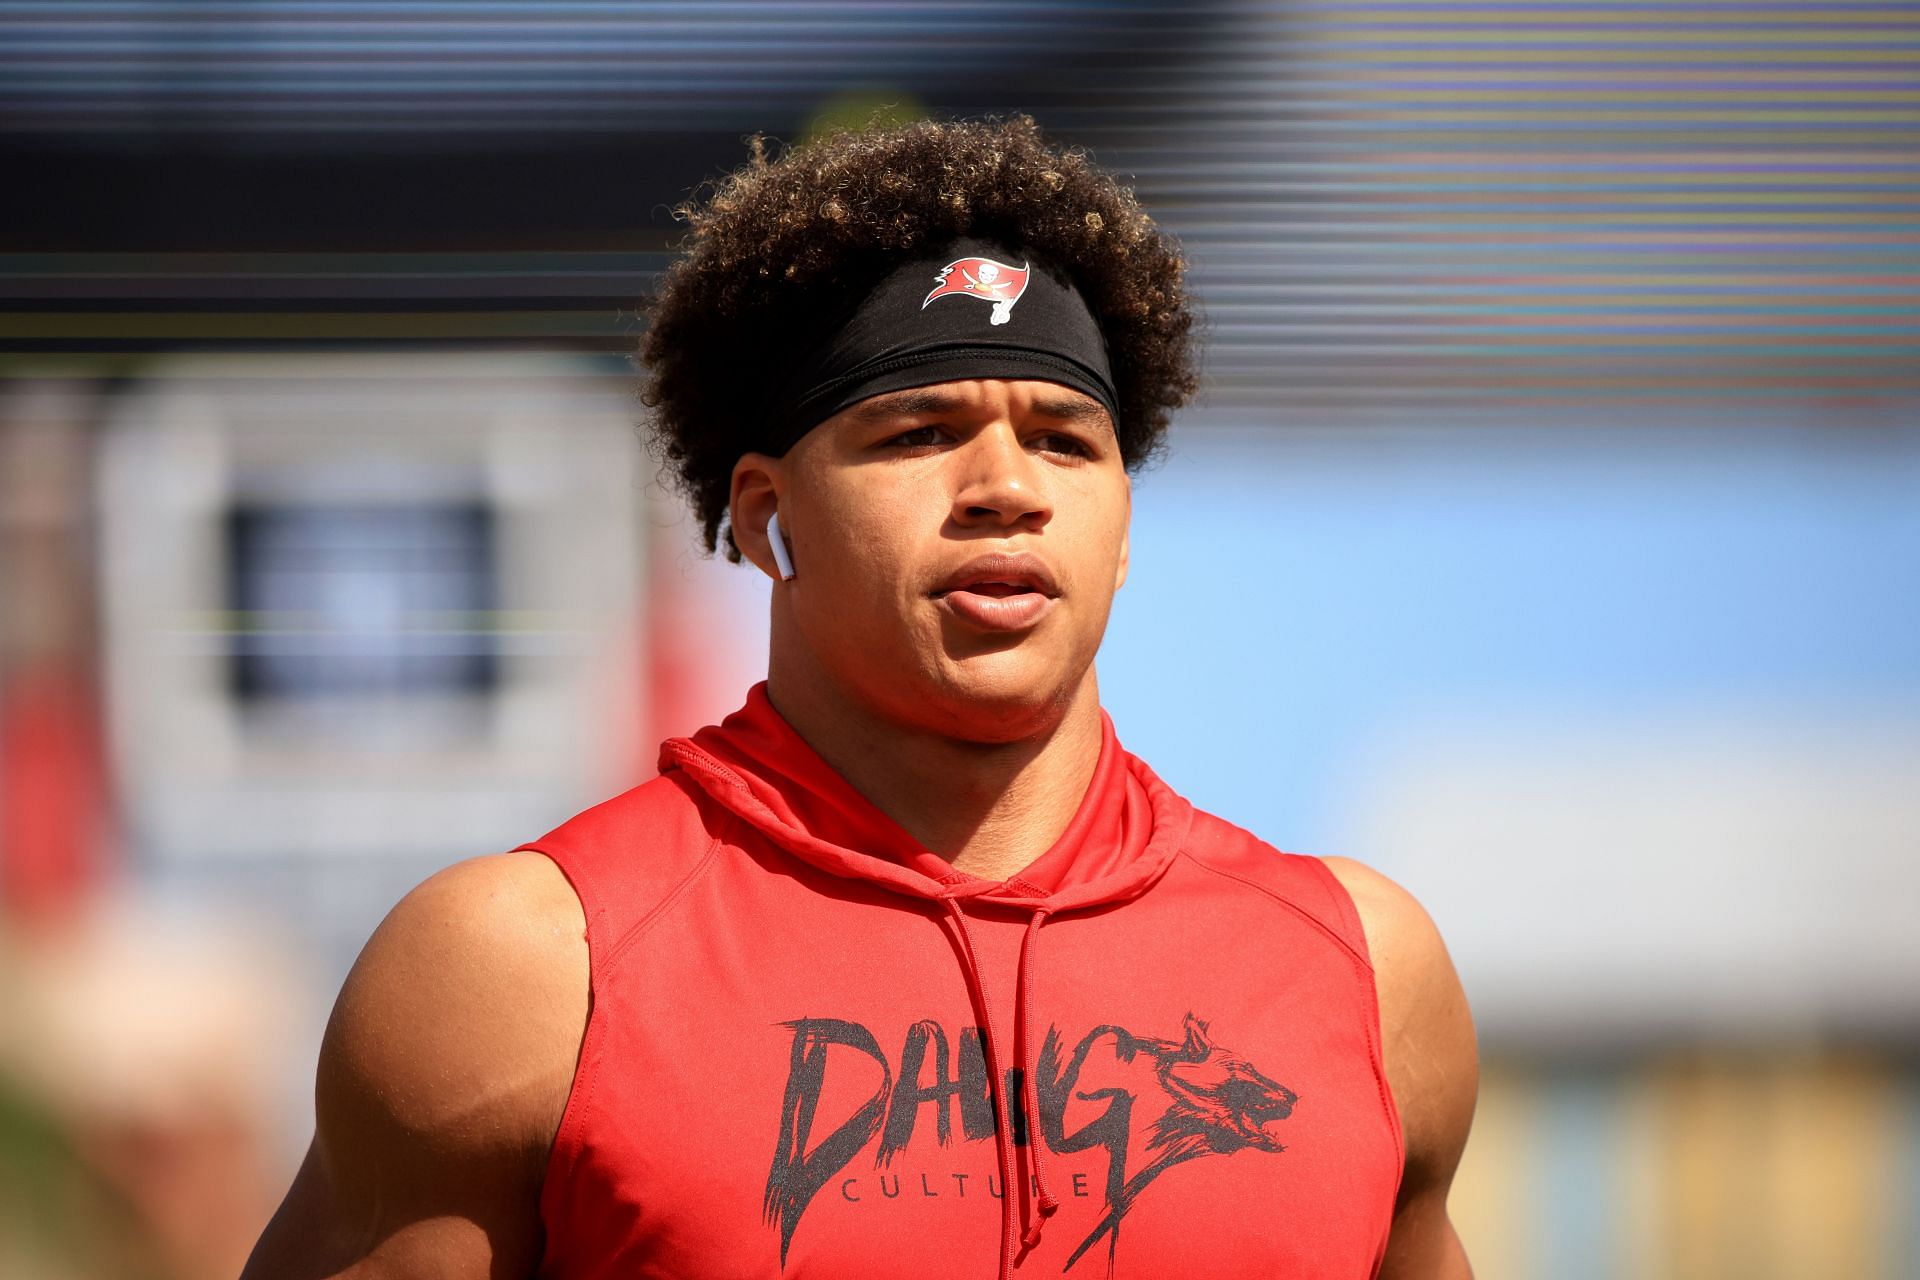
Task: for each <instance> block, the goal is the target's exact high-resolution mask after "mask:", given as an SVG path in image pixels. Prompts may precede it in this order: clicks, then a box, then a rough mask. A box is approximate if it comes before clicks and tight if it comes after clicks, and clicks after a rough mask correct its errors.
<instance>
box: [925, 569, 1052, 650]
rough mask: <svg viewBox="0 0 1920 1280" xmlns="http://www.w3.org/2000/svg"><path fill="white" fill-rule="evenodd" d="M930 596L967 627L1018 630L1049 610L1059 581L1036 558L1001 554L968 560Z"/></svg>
mask: <svg viewBox="0 0 1920 1280" xmlns="http://www.w3.org/2000/svg"><path fill="white" fill-rule="evenodd" d="M930 594H931V595H932V597H933V599H934V600H935V601H936V602H938V603H939V605H940V606H941V607H942V608H944V609H945V610H946V611H947V613H948V614H949V615H950V616H952V617H954V618H955V619H957V620H958V621H960V622H962V623H965V624H967V625H969V626H973V627H976V628H978V629H980V630H983V631H1020V630H1024V629H1026V628H1028V627H1031V626H1033V625H1034V624H1035V623H1037V622H1039V621H1040V619H1041V618H1043V617H1045V616H1046V614H1047V613H1048V612H1049V611H1051V610H1052V608H1053V605H1054V602H1055V601H1056V600H1058V599H1059V598H1060V585H1059V583H1058V582H1057V581H1056V580H1055V578H1054V576H1053V573H1052V571H1051V570H1050V569H1048V568H1047V565H1046V562H1045V561H1043V560H1041V559H1040V558H1039V557H1038V556H1035V555H1031V554H1005V553H1002V554H998V555H987V556H978V557H975V558H974V559H972V560H969V561H967V563H965V564H963V565H961V566H960V568H959V569H957V570H955V571H954V572H953V573H952V574H950V575H949V576H948V577H947V579H946V580H945V581H944V582H942V583H941V584H940V585H939V586H938V587H936V588H934V590H933V591H932V592H931V593H930Z"/></svg>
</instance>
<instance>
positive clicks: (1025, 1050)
mask: <svg viewBox="0 0 1920 1280" xmlns="http://www.w3.org/2000/svg"><path fill="white" fill-rule="evenodd" d="M1046 918H1047V910H1046V908H1045V907H1042V908H1041V909H1040V910H1038V911H1036V912H1034V913H1033V918H1032V919H1031V920H1029V921H1027V936H1026V937H1025V938H1023V939H1021V941H1020V983H1019V985H1020V998H1019V1003H1018V1004H1016V1005H1015V1006H1014V1019H1013V1025H1014V1050H1013V1051H1014V1052H1015V1053H1016V1054H1018V1055H1019V1057H1020V1078H1021V1082H1022V1083H1023V1084H1024V1085H1025V1086H1026V1095H1027V1097H1026V1102H1027V1151H1028V1152H1029V1153H1030V1156H1031V1158H1032V1160H1033V1181H1034V1191H1035V1198H1034V1208H1035V1210H1036V1212H1035V1213H1034V1218H1033V1225H1032V1226H1030V1227H1028V1228H1027V1234H1026V1235H1025V1236H1023V1237H1021V1240H1020V1243H1021V1246H1022V1250H1023V1255H1024V1250H1026V1249H1032V1248H1033V1247H1035V1246H1036V1245H1038V1244H1039V1243H1040V1231H1041V1228H1043V1227H1045V1226H1046V1224H1047V1219H1048V1218H1051V1217H1052V1216H1053V1214H1054V1211H1055V1210H1056V1209H1058V1208H1059V1207H1060V1202H1059V1201H1058V1200H1056V1199H1055V1198H1054V1195H1053V1192H1052V1191H1051V1190H1049V1189H1048V1187H1047V1174H1046V1169H1045V1168H1044V1167H1043V1161H1044V1157H1045V1154H1046V1150H1047V1143H1046V1135H1045V1134H1043V1133H1041V1131H1040V1087H1039V1085H1037V1084H1036V1083H1034V1077H1035V1076H1037V1075H1039V1074H1040V1072H1039V1070H1038V1068H1039V1066H1040V1063H1039V1061H1038V1060H1037V1059H1036V1058H1035V1057H1034V1055H1033V1053H1032V1052H1031V1050H1032V1046H1033V1038H1032V1036H1031V1035H1030V1034H1029V1028H1028V1022H1029V1020H1030V1016H1031V1010H1032V1008H1033V968H1034V966H1033V960H1032V957H1033V954H1034V952H1035V951H1037V950H1038V949H1039V947H1038V944H1037V942H1036V939H1038V938H1039V936H1040V925H1041V924H1042V922H1044V921H1045V920H1046Z"/></svg>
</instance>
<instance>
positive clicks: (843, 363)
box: [766, 239, 1120, 454]
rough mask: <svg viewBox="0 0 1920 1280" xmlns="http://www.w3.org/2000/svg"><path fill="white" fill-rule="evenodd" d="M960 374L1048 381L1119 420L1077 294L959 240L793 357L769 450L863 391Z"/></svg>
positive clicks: (1002, 252)
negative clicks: (798, 357)
mask: <svg viewBox="0 0 1920 1280" xmlns="http://www.w3.org/2000/svg"><path fill="white" fill-rule="evenodd" d="M961 378H1038V379H1040V380H1041V381H1044V382H1057V383H1059V384H1061V385H1062V386H1067V387H1072V388H1073V389H1074V390H1076V391H1083V392H1085V393H1086V394H1087V395H1089V396H1092V397H1093V398H1094V399H1095V400H1098V401H1099V402H1100V403H1101V404H1102V405H1103V406H1104V407H1105V408H1106V410H1107V413H1108V415H1109V416H1110V417H1112V419H1113V424H1114V429H1115V430H1118V429H1119V426H1120V407H1119V401H1120V397H1119V394H1118V392H1116V391H1115V390H1114V385H1113V374H1112V372H1111V370H1110V369H1109V368H1108V366H1107V346H1106V339H1105V337H1104V336H1103V335H1102V334H1101V332H1100V326H1099V325H1098V324H1096V323H1094V319H1093V313H1092V312H1090V311H1089V310H1087V304H1086V301H1085V300H1084V299H1083V298H1081V296H1080V292H1079V290H1077V289H1075V288H1074V287H1073V286H1072V285H1071V284H1069V283H1065V282H1063V281H1061V280H1058V279H1056V278H1054V276H1053V275H1052V274H1050V273H1049V272H1047V271H1046V270H1044V269H1043V268H1042V266H1041V264H1040V263H1038V262H1034V261H1032V260H1031V259H1029V258H1028V257H1027V256H1026V255H1024V254H1017V253H1014V252H1012V251H1009V250H1008V249H1006V248H1004V247H1002V246H999V245H996V244H991V243H989V242H987V241H984V240H970V239H962V240H955V241H953V242H952V243H950V244H948V245H946V246H945V247H944V248H942V249H940V250H939V251H938V252H936V253H933V254H929V255H927V256H925V257H919V258H915V259H914V260H912V261H911V262H908V263H905V264H903V265H902V266H900V267H898V268H896V269H895V270H894V271H892V272H890V273H889V274H888V275H887V277H886V278H885V279H883V280H882V281H881V282H880V283H879V285H877V286H876V287H875V288H874V290H873V291H872V292H871V293H869V294H868V295H867V296H866V298H865V299H864V300H862V301H861V303H860V304H859V306H858V307H857V308H856V309H855V311H854V312H853V315H852V317H851V318H850V319H849V320H848V321H847V322H846V323H845V324H844V325H842V326H841V327H840V328H839V329H838V330H837V331H836V332H835V333H834V334H833V335H832V337H830V338H829V339H827V340H826V341H825V342H824V343H822V344H821V345H820V346H819V347H817V348H816V349H815V350H813V351H812V352H811V353H809V354H808V355H807V356H805V357H804V358H803V359H802V360H801V361H800V364H799V367H798V368H797V369H795V370H794V371H793V373H792V374H791V376H789V377H788V378H787V379H786V381H785V383H784V385H783V386H782V387H781V388H780V389H778V390H777V391H776V392H775V394H774V395H773V397H772V399H771V401H770V403H769V404H768V406H767V419H766V425H767V430H768V438H767V447H768V450H769V452H772V453H775V454H780V453H785V452H786V451H787V450H788V449H789V448H791V447H792V446H793V444H794V442H795V441H796V440H798V439H799V438H800V437H801V436H803V435H805V434H806V433H807V432H808V431H811V430H812V429H813V428H814V427H816V426H818V425H819V424H820V423H822V422H825V421H826V420H827V419H828V418H831V417H832V416H833V415H834V414H836V413H839V412H840V411H841V410H842V409H845V408H848V407H849V406H851V405H854V404H856V403H858V402H859V401H861V400H865V399H866V398H868V397H869V396H877V395H881V394H884V393H885V392H889V391H905V390H906V389H907V388H909V387H924V386H927V385H928V384H930V383H935V382H950V381H954V380H957V379H961Z"/></svg>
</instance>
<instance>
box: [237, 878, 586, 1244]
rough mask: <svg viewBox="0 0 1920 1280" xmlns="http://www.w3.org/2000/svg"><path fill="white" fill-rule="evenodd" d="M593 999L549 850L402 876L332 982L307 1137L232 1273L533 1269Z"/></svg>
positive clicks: (573, 909) (582, 940)
mask: <svg viewBox="0 0 1920 1280" xmlns="http://www.w3.org/2000/svg"><path fill="white" fill-rule="evenodd" d="M588 1000H589V994H588V985H587V948H586V937H585V926H584V921H583V917H582V912H581V909H580V904H579V902H578V900H577V899H576V898H575V896H574V893H573V890H572V888H571V887H570V886H569V885H568V883H567V881H566V880H565V878H564V877H563V876H562V875H561V873H560V870H559V868H558V867H556V866H555V865H554V864H553V863H552V862H551V861H550V860H549V859H547V858H546V857H545V856H543V855H541V854H538V853H519V852H516V853H504V854H495V855H492V856H489V857H483V858H474V859H472V860H470V861H467V862H462V863H458V864H456V865H455V866H452V867H448V868H447V869H446V870H445V871H442V872H440V873H439V874H437V875H435V876H432V877H431V878H429V879H428V880H426V881H425V882H424V883H422V884H421V885H420V886H419V887H417V888H416V889H414V890H413V891H412V892H411V893H409V894H407V896H406V897H405V898H403V899H401V900H400V903H399V905H398V906H396V907H394V909H393V910H392V911H390V912H389V913H388V914H387V918H386V919H385V920H383V921H381V923H380V927H379V928H378V929H376V930H374V933H373V937H372V938H370V939H369V940H368V941H367V945H366V947H365V948H364V949H363V950H362V951H361V953H360V958H359V960H358V961H357V962H355V964H354V966H353V971H352V972H351V973H349V974H348V975H347V980H346V983H345V984H344V985H343V986H342V987H341V989H340V998H339V1000H338V1001H337V1002H336V1003H335V1004H334V1008H333V1016H332V1018H331V1019H329V1020H328V1023H327V1031H326V1036H325V1039H324V1040H323V1042H322V1044H321V1048H320V1070H319V1075H318V1081H317V1084H316V1087H315V1091H314V1111H315V1126H314V1141H313V1146H312V1147H311V1149H309V1151H308V1153H307V1159H306V1162H305V1163H304V1164H303V1165H301V1167H300V1172H299V1173H298V1174H297V1175H296V1176H295V1178H294V1181H293V1186H292V1188H291V1189H290V1190H289V1191H288V1192H287V1196H286V1199H285V1200H284V1201H283V1202H282V1203H281V1205H280V1209H279V1211H278V1212H277V1213H275V1214H274V1216H273V1221H272V1222H270V1223H268V1225H267V1229H266V1231H265V1232H264V1233H262V1235H261V1237H260V1241H259V1243H258V1244H257V1245H255V1246H254V1251H253V1256H252V1258H251V1259H249V1261H248V1264H247V1269H246V1271H245V1273H244V1276H243V1280H255V1278H260V1280H264V1278H265V1277H269V1276H270V1277H274V1278H275V1280H322V1278H323V1277H324V1278H326V1280H343V1278H346V1277H351V1278H352V1280H400V1278H401V1277H407V1278H411V1277H425V1276H444V1277H453V1276H472V1277H475V1278H476V1280H477V1278H478V1277H481V1276H496V1275H527V1274H531V1273H532V1271H533V1269H534V1267H535V1265H536V1263H537V1262H538V1260H539V1252H540V1239H541V1234H540V1214H539V1197H540V1182H541V1178H542V1175H543V1173H544V1171H545V1164H546V1153H547V1151H548V1150H549V1148H550V1147H551V1145H552V1142H553V1136H554V1134H555V1133H556V1132H557V1130H558V1127H559V1123H560V1116H561V1113H562V1112H563V1111H564V1110H565V1108H566V1099H567V1092H568V1090H569V1088H570V1087H571V1085H572V1079H573V1068H574V1063H575V1060H576V1058H577V1056H578V1053H579V1046H580V1040H581V1036H582V1034H583V1033H584V1031H585V1026H586V1018H587V1011H588Z"/></svg>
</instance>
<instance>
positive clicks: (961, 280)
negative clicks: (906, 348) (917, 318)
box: [920, 258, 1028, 324]
mask: <svg viewBox="0 0 1920 1280" xmlns="http://www.w3.org/2000/svg"><path fill="white" fill-rule="evenodd" d="M1027 275H1028V269H1027V265H1025V264H1023V265H1021V266H1018V267H1010V266H1008V265H1007V264H1006V263H1004V262H995V261H994V260H993V259H992V258H956V259H954V260H953V261H952V262H949V263H948V264H947V265H946V266H944V267H942V268H940V274H939V276H938V277H936V281H937V282H936V283H935V285H934V287H933V292H932V293H930V294H928V295H927V300H926V302H922V303H921V304H920V309H921V310H922V311H925V310H926V309H927V305H928V303H931V302H932V301H933V300H934V299H935V298H947V297H952V296H954V295H955V294H965V295H966V296H968V297H972V298H985V299H986V300H987V301H988V302H991V303H992V304H993V315H992V323H994V324H1005V323H1006V322H1007V320H1008V318H1009V317H1010V316H1011V315H1012V314H1013V304H1014V303H1016V302H1018V301H1020V295H1021V294H1023V293H1025V292H1026V291H1027Z"/></svg>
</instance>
